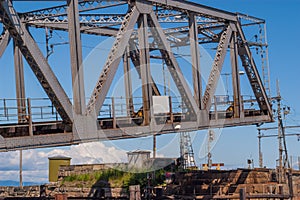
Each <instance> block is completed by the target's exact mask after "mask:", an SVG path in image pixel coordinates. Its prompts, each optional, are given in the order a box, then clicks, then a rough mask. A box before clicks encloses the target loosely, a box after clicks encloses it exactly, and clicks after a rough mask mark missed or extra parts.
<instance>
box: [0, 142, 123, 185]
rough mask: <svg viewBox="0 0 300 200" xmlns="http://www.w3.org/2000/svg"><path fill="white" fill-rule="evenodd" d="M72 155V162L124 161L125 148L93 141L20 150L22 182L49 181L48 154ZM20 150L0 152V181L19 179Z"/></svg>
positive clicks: (49, 155)
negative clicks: (51, 147)
mask: <svg viewBox="0 0 300 200" xmlns="http://www.w3.org/2000/svg"><path fill="white" fill-rule="evenodd" d="M57 155H61V156H67V157H71V158H72V160H71V164H95V163H113V162H127V155H126V152H125V151H124V150H119V149H117V148H116V147H114V146H112V147H109V146H105V144H103V143H102V142H92V143H86V144H80V145H76V146H70V147H63V148H54V149H36V150H26V151H23V181H26V182H38V183H43V182H47V180H48V157H51V156H57ZM19 159H20V158H19V151H14V152H3V153H0V163H1V165H0V180H15V181H18V180H19V171H18V170H19Z"/></svg>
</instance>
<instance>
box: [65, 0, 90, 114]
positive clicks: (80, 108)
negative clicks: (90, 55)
mask: <svg viewBox="0 0 300 200" xmlns="http://www.w3.org/2000/svg"><path fill="white" fill-rule="evenodd" d="M67 3H68V28H69V43H70V56H71V71H72V86H73V87H72V89H73V110H74V111H75V113H76V114H79V115H82V114H84V113H85V109H86V105H85V92H84V80H83V78H84V77H83V65H82V49H81V38H80V23H79V11H78V0H67Z"/></svg>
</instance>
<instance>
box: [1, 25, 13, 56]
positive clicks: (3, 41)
mask: <svg viewBox="0 0 300 200" xmlns="http://www.w3.org/2000/svg"><path fill="white" fill-rule="evenodd" d="M10 39H11V37H10V35H9V32H8V30H4V31H3V33H2V34H1V36H0V57H2V55H3V53H4V51H5V49H6V47H7V45H8V43H9V42H10Z"/></svg>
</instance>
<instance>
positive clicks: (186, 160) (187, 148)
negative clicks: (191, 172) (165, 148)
mask: <svg viewBox="0 0 300 200" xmlns="http://www.w3.org/2000/svg"><path fill="white" fill-rule="evenodd" d="M180 161H181V168H182V169H189V168H194V167H196V163H195V158H194V151H193V146H192V141H191V136H190V133H189V132H181V133H180Z"/></svg>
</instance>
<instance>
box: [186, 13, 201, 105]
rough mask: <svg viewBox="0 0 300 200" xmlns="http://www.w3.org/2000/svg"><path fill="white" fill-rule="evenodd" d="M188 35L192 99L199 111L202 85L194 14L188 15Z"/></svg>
mask: <svg viewBox="0 0 300 200" xmlns="http://www.w3.org/2000/svg"><path fill="white" fill-rule="evenodd" d="M189 35H190V48H191V56H192V60H191V61H192V72H193V86H194V98H195V101H196V103H197V105H198V107H199V109H200V110H201V109H202V108H203V106H202V83H201V73H200V50H199V41H198V26H197V20H196V15H195V14H193V13H192V14H190V15H189Z"/></svg>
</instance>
